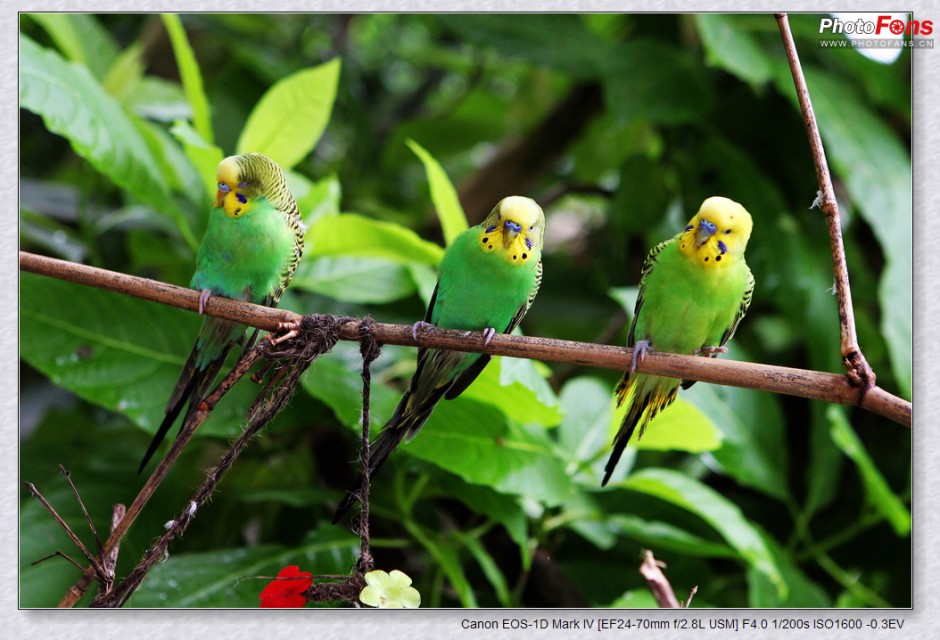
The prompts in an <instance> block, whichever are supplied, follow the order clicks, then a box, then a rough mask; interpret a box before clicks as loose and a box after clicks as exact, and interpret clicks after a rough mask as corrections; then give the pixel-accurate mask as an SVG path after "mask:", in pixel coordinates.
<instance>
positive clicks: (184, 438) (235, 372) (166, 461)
mask: <svg viewBox="0 0 940 640" xmlns="http://www.w3.org/2000/svg"><path fill="white" fill-rule="evenodd" d="M260 357H261V355H260V353H259V352H258V350H257V349H252V350H251V351H248V352H246V353H244V354H242V357H241V359H240V360H239V361H238V364H236V365H235V368H234V369H232V371H230V372H229V374H228V375H227V376H225V378H223V380H222V382H220V383H219V385H218V386H217V387H216V388H215V390H214V391H213V392H212V393H211V394H209V396H207V397H206V399H205V400H204V401H203V403H202V404H201V405H200V406H199V408H198V409H197V410H196V411H195V412H194V413H193V415H192V416H191V418H190V419H189V420H186V421H185V422H184V423H183V426H182V427H181V428H180V432H179V435H178V436H177V437H176V439H175V440H174V441H173V444H172V445H170V450H169V451H168V452H167V454H166V456H164V458H163V459H162V460H161V461H160V463H159V464H158V465H157V467H156V468H155V469H154V470H153V473H152V474H151V475H150V477H149V478H148V479H147V482H145V483H144V486H143V487H142V488H141V490H140V492H139V493H138V494H137V497H136V498H134V501H133V502H132V503H131V506H130V507H129V508H128V509H127V511H126V513H125V514H124V517H123V518H121V521H120V522H119V523H118V524H117V526H116V527H114V528H113V530H112V531H111V535H110V536H108V539H107V540H105V543H104V548H103V549H102V555H104V556H107V555H109V554H111V553H113V552H114V550H115V549H116V548H117V547H118V545H119V544H120V543H121V539H122V538H123V537H124V535H125V534H126V533H127V530H128V529H129V528H130V526H131V525H132V524H133V523H134V520H136V519H137V516H138V515H139V514H140V512H141V510H142V509H143V508H144V505H146V504H147V502H148V501H149V500H150V497H151V496H152V495H153V494H154V492H155V491H156V490H157V487H159V486H160V483H161V482H163V480H164V478H166V476H167V474H168V473H169V472H170V468H171V467H172V466H173V464H174V463H175V462H176V459H177V458H179V456H180V454H181V453H182V452H183V447H185V446H186V443H188V442H189V440H190V439H191V438H192V437H193V435H194V434H195V433H196V430H197V429H198V428H199V426H200V425H201V424H202V423H203V422H205V420H206V418H208V417H209V414H210V413H211V410H212V407H214V406H215V404H216V403H217V402H218V401H219V398H221V397H222V396H223V395H224V394H225V392H226V391H228V389H230V388H231V387H232V385H234V384H235V382H237V381H238V380H239V379H240V378H241V377H242V376H244V375H245V373H247V372H248V370H249V369H250V368H251V366H252V365H253V364H254V363H255V362H257V360H258V359H259V358H260ZM88 575H89V569H86V571H85V575H84V576H82V578H81V579H80V580H79V582H78V583H76V584H75V586H74V587H72V588H71V589H69V591H68V593H66V595H65V597H64V598H63V599H62V601H61V602H60V603H59V607H71V606H74V604H75V603H76V602H77V601H78V599H79V598H80V597H81V596H82V594H84V592H85V590H86V589H87V588H88V586H89V584H90V581H89V580H88ZM76 595H77V597H76Z"/></svg>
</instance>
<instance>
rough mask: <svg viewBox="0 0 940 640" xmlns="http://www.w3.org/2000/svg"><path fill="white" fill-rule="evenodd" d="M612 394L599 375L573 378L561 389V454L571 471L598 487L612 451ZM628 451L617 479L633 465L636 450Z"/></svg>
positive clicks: (559, 429)
mask: <svg viewBox="0 0 940 640" xmlns="http://www.w3.org/2000/svg"><path fill="white" fill-rule="evenodd" d="M610 397H611V389H610V385H609V384H607V383H604V382H601V381H600V380H598V379H597V378H589V377H580V378H573V379H572V380H569V381H568V382H567V383H566V384H565V386H564V387H563V388H562V390H561V396H560V401H561V408H562V411H563V412H564V417H563V418H562V421H561V424H560V425H559V427H558V455H559V456H561V457H562V458H563V459H564V460H565V462H566V465H565V470H566V471H567V473H568V474H569V475H571V476H572V477H573V478H575V479H577V480H578V481H579V482H583V483H584V484H586V485H588V486H595V487H596V486H598V484H599V483H600V481H601V478H603V477H604V475H603V474H604V465H605V464H606V463H607V456H606V455H604V454H605V453H606V452H607V451H609V450H610V430H609V428H608V427H609V426H610V411H611V403H610ZM624 453H625V455H624V458H623V459H621V462H620V464H619V465H618V466H617V471H618V472H619V475H617V476H615V477H614V482H617V481H618V480H619V479H620V478H622V477H623V474H625V473H626V472H627V471H628V470H629V469H630V467H632V466H633V458H634V453H633V451H631V450H627V451H625V452H624Z"/></svg>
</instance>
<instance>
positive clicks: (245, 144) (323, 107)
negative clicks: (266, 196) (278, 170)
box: [236, 58, 340, 170]
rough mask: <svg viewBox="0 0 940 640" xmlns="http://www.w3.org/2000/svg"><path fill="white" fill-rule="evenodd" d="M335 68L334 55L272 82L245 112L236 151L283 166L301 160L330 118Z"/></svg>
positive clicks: (290, 167)
mask: <svg viewBox="0 0 940 640" xmlns="http://www.w3.org/2000/svg"><path fill="white" fill-rule="evenodd" d="M339 70H340V61H339V58H336V59H334V60H331V61H330V62H327V63H324V64H321V65H319V66H316V67H312V68H309V69H303V70H301V71H298V72H296V73H293V74H291V75H289V76H287V77H286V78H283V79H282V80H279V81H278V82H277V83H275V84H274V86H272V87H271V88H270V89H269V90H268V91H267V92H266V93H265V94H264V96H262V97H261V100H260V101H258V104H257V105H255V108H254V110H252V112H251V115H249V116H248V121H247V122H246V123H245V128H244V129H243V130H242V133H241V136H240V137H239V138H238V144H237V145H236V148H237V150H238V153H247V152H250V151H256V152H258V153H263V154H265V155H266V156H269V157H270V158H272V159H273V160H274V161H276V162H277V163H278V164H279V165H281V167H283V168H284V169H285V170H286V169H292V168H293V167H294V166H295V165H296V164H297V163H298V162H300V161H301V160H303V159H304V157H305V156H306V155H307V154H308V153H310V151H311V150H312V149H313V148H314V146H316V144H317V141H318V140H319V139H320V136H321V135H322V134H323V130H324V129H325V128H326V124H327V122H329V120H330V113H331V111H332V110H333V101H334V99H335V98H336V87H337V84H338V82H339Z"/></svg>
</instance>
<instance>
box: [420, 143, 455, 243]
mask: <svg viewBox="0 0 940 640" xmlns="http://www.w3.org/2000/svg"><path fill="white" fill-rule="evenodd" d="M407 144H408V148H409V149H411V150H412V151H414V153H415V155H416V156H418V158H420V159H421V162H422V164H424V170H425V172H426V173H427V176H428V184H430V186H431V201H432V202H433V203H434V209H435V211H437V217H438V218H439V219H440V221H441V229H442V230H443V232H444V242H445V243H446V244H447V246H450V244H451V243H452V242H453V241H454V238H456V237H457V236H458V235H460V233H461V232H462V231H464V230H465V229H467V227H468V226H469V225H468V224H467V215H466V214H465V213H464V210H463V207H462V206H460V199H459V198H458V197H457V191H456V190H455V189H454V185H453V184H451V182H450V178H448V177H447V174H446V173H445V172H444V169H443V167H441V165H440V163H438V161H437V160H435V159H434V157H433V156H432V155H431V154H430V153H428V152H427V151H426V150H425V149H424V147H422V146H421V145H419V144H418V143H417V142H415V141H414V140H411V139H409V140H408V141H407Z"/></svg>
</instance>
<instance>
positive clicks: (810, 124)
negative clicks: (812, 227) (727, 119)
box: [776, 13, 875, 393]
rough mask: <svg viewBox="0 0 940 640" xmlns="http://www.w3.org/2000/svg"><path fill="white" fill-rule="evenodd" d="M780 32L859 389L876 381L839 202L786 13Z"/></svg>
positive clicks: (845, 355)
mask: <svg viewBox="0 0 940 640" xmlns="http://www.w3.org/2000/svg"><path fill="white" fill-rule="evenodd" d="M776 18H777V24H778V25H779V26H780V34H781V36H782V37H783V46H784V48H785V49H786V53H787V61H788V62H789V63H790V72H791V73H792V74H793V84H794V86H795V87H796V95H797V98H798V99H799V102H800V110H801V111H802V112H803V123H804V124H805V125H806V133H807V135H808V136H809V146H810V149H811V150H812V153H813V163H814V164H815V166H816V179H817V180H818V181H819V190H820V193H821V202H820V204H821V208H822V211H823V213H824V214H825V216H826V222H827V223H828V225H829V243H830V245H831V246H832V266H833V270H834V271H835V283H836V299H837V300H838V304H839V327H840V330H841V335H842V362H843V364H844V365H845V369H846V373H847V374H848V376H849V380H851V382H852V384H853V385H855V386H858V387H862V390H863V391H862V392H863V393H864V392H865V390H867V389H869V388H873V387H874V385H875V372H874V371H872V368H871V366H869V364H868V361H866V360H865V356H864V355H862V349H861V348H860V347H859V346H858V337H857V335H856V332H855V314H854V312H853V310H852V290H851V288H850V287H849V271H848V267H847V266H846V263H845V247H844V246H843V243H842V227H841V223H840V221H839V203H838V201H836V194H835V191H833V188H832V177H831V176H830V174H829V165H828V163H827V162H826V151H825V149H823V143H822V137H821V136H820V135H819V127H818V126H817V124H816V114H815V113H814V112H813V104H812V102H811V101H810V97H809V89H808V88H807V86H806V78H805V77H804V76H803V68H802V66H801V65H800V57H799V55H798V54H797V51H796V43H794V41H793V34H792V33H791V32H790V22H789V20H788V19H787V14H785V13H778V14H776Z"/></svg>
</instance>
